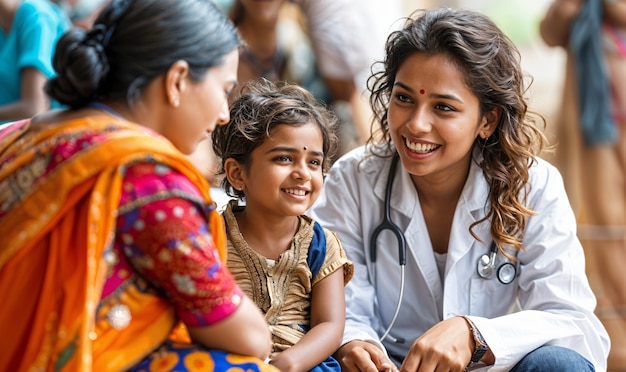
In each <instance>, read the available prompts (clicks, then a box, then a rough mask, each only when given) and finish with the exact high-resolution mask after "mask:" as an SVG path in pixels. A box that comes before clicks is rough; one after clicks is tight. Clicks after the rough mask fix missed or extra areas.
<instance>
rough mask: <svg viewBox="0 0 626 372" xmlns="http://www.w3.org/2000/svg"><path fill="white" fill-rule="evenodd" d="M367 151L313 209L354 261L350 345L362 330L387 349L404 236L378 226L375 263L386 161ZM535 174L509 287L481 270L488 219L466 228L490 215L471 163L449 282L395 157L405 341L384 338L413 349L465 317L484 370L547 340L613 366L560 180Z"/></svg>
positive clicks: (392, 350)
mask: <svg viewBox="0 0 626 372" xmlns="http://www.w3.org/2000/svg"><path fill="white" fill-rule="evenodd" d="M363 155H364V147H361V148H358V149H355V150H353V151H352V152H350V153H349V154H347V155H345V156H344V157H343V158H341V159H339V160H338V161H337V162H336V163H335V164H334V165H333V168H332V169H331V171H330V173H329V175H328V176H327V177H326V180H325V184H324V187H323V191H322V193H321V195H320V197H319V199H318V201H317V202H316V203H315V205H314V206H313V208H312V209H311V210H310V211H309V212H310V215H311V216H312V217H313V218H315V219H316V220H318V221H319V222H320V223H321V224H322V225H324V226H325V227H327V228H329V229H330V230H333V231H335V232H336V233H337V235H338V236H339V239H340V241H341V243H342V245H343V247H344V249H345V250H346V252H347V254H348V257H349V258H350V259H351V260H352V261H353V262H354V266H355V271H354V277H353V278H352V280H351V282H350V283H349V284H348V285H347V287H346V304H347V315H346V316H347V318H346V327H345V332H344V338H343V343H345V342H348V341H350V340H355V339H359V340H370V341H373V342H375V343H377V344H378V345H379V346H382V345H381V344H380V343H379V342H378V335H381V334H382V333H383V331H384V330H385V328H386V327H387V325H388V324H389V322H390V321H391V318H392V316H393V313H394V311H395V307H396V306H395V305H396V303H397V299H398V293H399V288H400V269H399V264H398V248H397V247H398V244H397V242H396V238H395V237H394V236H393V235H392V234H386V235H383V237H382V238H381V239H379V240H378V244H377V245H378V249H377V260H376V264H375V265H374V264H373V263H372V260H371V257H370V241H369V240H370V235H371V233H372V231H373V230H374V229H375V228H376V226H378V224H379V223H380V222H381V220H382V216H383V203H384V195H385V188H386V182H387V176H388V172H389V167H390V163H391V159H381V158H378V157H368V158H367V159H366V160H364V161H362V162H361V160H362V159H363ZM359 165H360V168H359ZM530 175H531V176H530V180H531V183H532V189H531V191H530V194H529V195H528V199H527V205H528V206H529V207H530V208H532V209H533V210H534V211H536V212H537V214H536V215H535V216H532V217H530V218H529V219H528V223H527V226H526V231H525V237H524V240H523V245H524V248H525V250H524V251H520V252H519V253H517V276H516V278H515V280H514V281H513V282H512V283H511V284H508V285H504V284H502V283H500V282H499V281H498V280H497V279H495V278H493V279H483V278H481V277H480V276H479V275H478V273H477V264H478V260H479V258H480V256H481V255H483V254H485V253H487V252H488V251H489V245H490V244H491V242H492V238H491V236H490V232H489V226H488V224H487V223H482V224H480V225H477V226H476V227H475V228H474V232H475V233H476V235H477V236H478V237H479V238H480V240H482V242H479V241H477V240H476V239H474V238H473V237H472V235H471V234H470V232H469V230H468V229H469V226H470V225H471V224H472V223H473V222H475V221H478V220H479V219H480V218H481V217H483V216H484V213H485V205H486V204H487V201H486V198H487V192H488V185H487V183H486V181H485V179H484V177H483V174H482V170H481V169H480V168H479V167H478V166H477V165H476V164H474V163H472V166H471V169H470V172H469V176H468V180H467V182H466V185H465V187H464V189H463V192H462V194H461V198H460V200H459V202H458V205H457V207H456V211H455V214H454V220H453V224H452V230H451V233H450V242H449V245H448V255H447V260H446V266H445V274H444V282H443V283H442V282H441V280H440V276H439V273H438V271H437V266H436V263H435V258H434V254H433V250H432V247H431V243H430V238H429V235H428V231H427V229H426V225H425V221H424V218H423V215H422V212H421V208H420V203H419V201H418V195H417V192H416V190H415V187H414V186H413V183H412V181H411V178H410V175H409V174H408V173H407V172H406V171H405V170H404V168H403V167H402V164H401V162H399V163H398V168H397V170H396V176H395V180H394V184H393V188H392V190H393V191H392V196H391V218H392V220H393V221H394V222H395V223H396V224H397V225H398V226H399V227H400V228H401V229H402V230H403V231H404V236H405V238H406V242H407V252H406V267H405V271H406V278H405V283H406V284H405V289H404V296H403V301H402V305H401V310H400V313H399V316H398V319H397V321H396V323H395V325H394V327H393V329H392V330H391V333H390V335H391V336H392V337H394V338H396V339H398V338H400V339H404V342H402V343H394V342H391V341H389V340H388V339H386V340H385V341H384V342H383V344H384V347H385V348H386V351H387V352H388V353H389V354H390V355H392V354H396V355H406V354H407V352H408V350H409V347H410V346H411V344H412V343H413V341H414V340H415V339H416V338H417V337H418V336H420V335H421V334H422V333H423V332H425V331H426V330H428V329H429V328H431V327H432V326H433V325H434V324H436V323H437V322H439V321H441V320H443V319H448V318H450V317H453V316H455V315H470V316H471V319H472V320H473V321H474V322H475V324H476V326H477V328H478V329H479V330H480V332H481V333H482V335H483V336H484V338H485V340H486V341H487V343H488V344H489V346H490V348H491V350H492V351H493V354H494V355H495V357H496V362H495V364H494V365H493V366H491V367H490V368H488V370H489V371H508V370H509V369H511V368H512V367H513V366H514V365H515V364H516V363H517V362H518V361H519V360H521V358H522V357H524V356H525V355H526V354H528V353H529V352H530V351H532V350H534V349H535V348H537V347H539V346H541V345H546V344H549V345H559V346H564V347H567V348H570V349H573V350H576V351H577V352H578V353H580V354H581V355H582V356H584V357H585V358H587V359H588V360H589V361H590V362H592V363H593V364H594V366H595V368H596V371H604V370H606V360H607V355H608V352H609V347H610V342H609V338H608V335H607V333H606V330H605V329H604V327H603V326H602V324H601V323H600V321H599V320H598V318H597V317H596V316H595V315H594V313H593V311H594V308H595V305H596V299H595V296H594V294H593V293H592V291H591V289H590V287H589V283H588V281H587V277H586V275H585V258H584V255H583V250H582V247H581V244H580V242H579V241H578V239H577V237H576V221H575V217H574V214H573V212H572V209H571V207H570V204H569V201H568V199H567V195H566V193H565V189H564V187H563V181H562V178H561V176H560V174H559V172H558V171H557V170H556V169H555V168H554V167H553V166H551V165H550V164H549V163H547V162H545V161H543V160H541V159H538V164H536V165H535V166H533V167H532V169H531V171H530ZM498 256H499V257H500V258H499V260H502V258H501V257H502V256H501V255H500V254H499V255H498ZM374 268H376V269H375V270H376V275H377V277H378V278H377V280H376V282H375V283H374V281H373V279H372V278H373V275H374ZM520 309H521V310H520ZM485 369H486V370H487V368H485Z"/></svg>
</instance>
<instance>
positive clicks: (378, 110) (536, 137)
mask: <svg viewBox="0 0 626 372" xmlns="http://www.w3.org/2000/svg"><path fill="white" fill-rule="evenodd" d="M385 51H386V56H385V58H384V60H383V61H380V62H377V63H376V64H375V65H374V67H376V66H377V65H382V68H381V69H380V70H378V71H376V70H375V69H374V68H373V71H375V72H373V74H372V76H371V77H370V78H369V80H368V88H369V90H370V92H371V96H370V104H371V106H372V109H373V111H374V116H375V122H377V123H379V124H380V127H378V129H377V132H375V133H374V134H373V135H372V137H371V138H370V139H369V141H368V143H369V144H371V145H373V146H372V148H373V149H374V155H376V156H380V157H386V156H393V154H395V153H396V150H395V148H394V145H393V143H392V140H391V134H390V132H389V122H388V113H387V110H388V108H389V102H390V99H391V91H392V88H393V86H394V83H395V78H396V75H397V73H398V70H399V68H400V67H401V66H402V63H403V62H404V61H405V60H406V59H407V58H408V57H409V56H411V55H413V54H415V53H426V54H430V55H435V54H443V55H445V56H447V57H448V58H450V60H451V61H453V63H455V65H456V66H457V67H458V68H459V69H460V70H461V71H462V72H463V76H465V84H466V85H467V87H468V88H469V89H470V90H471V91H472V92H473V93H474V95H475V96H476V97H477V98H478V100H479V102H480V112H481V114H482V115H486V114H488V113H490V112H493V111H494V110H500V111H501V115H500V120H499V122H498V124H497V128H496V130H495V132H494V133H493V135H491V137H489V138H487V139H485V140H483V139H482V138H480V137H479V136H477V138H476V140H475V142H474V146H473V147H474V149H478V151H479V152H481V153H482V156H483V160H482V161H481V163H480V164H479V165H480V167H481V168H482V170H483V172H484V175H485V177H486V179H487V181H488V183H489V186H490V187H489V197H488V198H489V204H490V205H489V206H488V207H489V208H488V214H487V215H486V216H485V218H483V219H482V220H480V221H477V222H475V223H474V224H472V225H471V226H470V232H471V233H472V235H473V236H474V237H475V238H477V236H476V235H475V234H474V233H473V231H472V230H473V228H474V227H475V226H476V225H478V224H480V223H482V222H485V221H489V222H490V223H491V235H492V237H493V239H494V241H495V242H496V244H497V245H498V248H499V249H500V251H501V252H502V253H505V252H504V251H503V247H504V246H505V245H509V246H512V247H515V248H516V249H523V246H522V239H523V232H524V230H525V227H526V222H527V218H528V217H529V216H531V215H533V214H534V211H533V210H531V209H529V208H527V207H526V206H525V196H526V195H527V193H528V191H529V189H530V187H531V185H530V182H529V168H530V167H531V166H532V165H533V163H534V162H535V156H537V155H538V154H539V153H540V152H541V151H542V150H544V149H546V148H547V146H548V142H547V139H546V137H545V136H544V134H543V133H542V131H541V130H540V128H539V127H538V126H537V121H538V120H539V121H540V122H542V123H543V128H545V126H546V121H545V118H544V117H543V116H541V115H539V114H536V113H533V112H530V111H529V110H528V104H527V102H526V98H525V96H524V95H525V94H526V92H527V89H528V87H527V86H526V83H525V81H524V75H523V73H522V68H521V63H520V59H521V57H520V53H519V51H518V50H517V48H516V47H515V45H514V44H513V42H511V40H510V39H509V38H508V37H507V36H506V35H505V34H504V33H503V32H502V31H501V30H500V29H499V28H498V27H497V26H496V25H495V24H494V23H493V22H492V21H491V20H490V19H489V18H487V17H486V16H484V15H482V14H480V13H477V12H474V11H469V10H461V9H447V8H439V9H433V10H426V11H424V10H422V11H418V12H416V13H414V14H413V16H412V17H409V19H408V20H407V22H406V24H405V26H404V28H403V29H401V30H398V31H395V32H393V33H391V34H390V35H389V37H388V39H387V42H386V46H385ZM531 82H532V81H531ZM373 125H374V123H373ZM372 128H374V127H372ZM378 140H379V141H378ZM385 154H391V155H385Z"/></svg>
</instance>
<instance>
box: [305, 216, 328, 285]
mask: <svg viewBox="0 0 626 372" xmlns="http://www.w3.org/2000/svg"><path fill="white" fill-rule="evenodd" d="M325 259H326V234H325V233H324V229H323V228H322V225H320V224H319V223H317V222H315V223H314V225H313V239H311V246H310V247H309V254H308V256H307V258H306V262H307V264H308V265H309V269H311V273H312V274H313V278H315V276H316V275H317V273H318V272H319V271H320V269H321V268H322V265H323V264H324V260H325Z"/></svg>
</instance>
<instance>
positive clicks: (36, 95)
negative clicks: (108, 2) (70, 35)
mask: <svg viewBox="0 0 626 372" xmlns="http://www.w3.org/2000/svg"><path fill="white" fill-rule="evenodd" d="M69 25H70V22H69V19H68V18H67V16H66V14H65V12H64V11H63V9H61V8H60V7H59V6H57V5H56V4H54V3H53V2H51V1H48V0H0V87H1V88H0V124H1V123H6V122H8V121H12V120H18V119H23V118H28V117H31V116H33V115H35V114H37V113H40V112H43V111H46V110H48V109H49V108H50V107H51V105H52V106H56V105H57V104H56V103H55V102H52V103H51V101H50V100H49V99H48V97H47V96H46V94H45V93H44V91H43V86H44V84H45V83H46V80H48V79H49V78H50V77H52V76H54V69H53V68H52V55H53V53H54V47H55V46H56V42H57V40H58V39H59V38H60V37H61V35H63V33H64V32H65V30H66V29H67V28H68V27H69Z"/></svg>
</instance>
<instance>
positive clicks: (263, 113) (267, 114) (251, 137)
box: [211, 79, 338, 199]
mask: <svg viewBox="0 0 626 372" xmlns="http://www.w3.org/2000/svg"><path fill="white" fill-rule="evenodd" d="M307 123H315V124H317V126H318V127H319V128H320V130H321V132H322V140H323V151H324V162H323V164H322V169H323V170H324V171H327V170H328V168H329V159H330V158H331V157H332V156H333V155H334V153H335V151H336V150H337V141H338V140H337V136H336V135H335V133H334V128H335V126H336V125H337V118H336V116H335V115H334V114H333V113H332V112H331V111H330V110H329V109H328V108H327V107H326V106H325V105H324V104H322V103H321V102H319V101H317V100H316V99H315V97H313V95H312V94H311V93H310V92H309V91H307V90H306V89H304V88H302V87H300V86H297V85H292V84H288V83H284V82H283V83H272V82H270V81H268V80H266V79H260V80H253V81H251V82H249V83H248V84H246V85H245V86H244V87H243V88H242V90H241V94H240V95H239V96H238V97H237V99H236V100H235V101H234V102H233V103H232V105H231V108H230V123H229V124H228V125H224V126H218V127H217V128H215V131H214V132H213V134H212V137H211V139H212V142H213V143H212V146H213V151H214V152H215V154H216V155H217V156H218V157H219V158H220V159H221V162H220V169H219V171H218V174H220V175H222V174H224V173H225V170H224V162H225V161H226V159H228V158H233V159H235V160H237V162H239V164H241V165H243V166H244V167H247V166H249V165H250V160H251V159H250V158H251V155H252V151H253V150H254V149H256V148H257V147H259V146H261V145H262V144H263V143H264V142H265V141H266V140H267V139H268V138H269V137H270V135H271V132H272V130H273V129H274V128H276V127H277V126H279V125H294V126H298V125H304V124H307ZM222 187H223V188H224V190H225V191H226V193H227V194H228V195H230V196H233V197H237V198H240V199H243V197H244V194H243V191H240V190H236V189H235V188H234V187H233V186H232V185H231V184H230V182H229V181H228V178H227V177H224V179H223V180H222Z"/></svg>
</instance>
